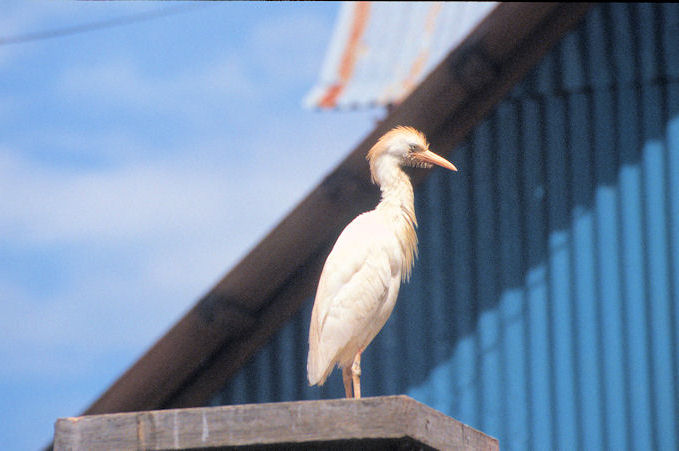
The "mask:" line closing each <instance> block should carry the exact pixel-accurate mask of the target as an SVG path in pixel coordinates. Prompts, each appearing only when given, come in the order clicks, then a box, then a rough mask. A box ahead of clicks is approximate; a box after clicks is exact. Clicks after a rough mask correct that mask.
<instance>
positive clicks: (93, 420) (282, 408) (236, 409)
mask: <svg viewBox="0 0 679 451" xmlns="http://www.w3.org/2000/svg"><path fill="white" fill-rule="evenodd" d="M274 445H278V446H282V445H285V446H286V447H289V448H295V445H297V446H298V447H299V448H300V449H301V448H302V447H304V448H308V447H311V446H313V448H315V449H329V448H334V449H346V448H354V449H359V448H361V449H365V448H372V449H389V448H392V447H393V448H395V446H396V445H398V446H399V447H400V446H406V449H444V450H489V451H490V450H497V449H499V447H498V441H497V440H496V439H494V438H492V437H489V436H487V435H485V434H483V433H482V432H479V431H477V430H475V429H473V428H471V427H469V426H466V425H464V424H462V423H460V422H459V421H457V420H455V419H453V418H450V417H447V416H445V415H443V414H442V413H441V412H438V411H436V410H434V409H432V408H430V407H427V406H425V405H424V404H421V403H419V402H417V401H415V400H414V399H412V398H409V397H407V396H385V397H376V398H364V399H359V400H355V399H334V400H325V401H298V402H282V403H270V404H245V405H238V406H221V407H202V408H190V409H170V410H154V411H145V412H129V413H119V414H103V415H89V416H82V417H76V418H61V419H59V420H58V421H57V423H56V426H55V442H54V448H55V449H56V450H78V449H87V450H104V449H106V450H108V449H118V450H125V449H151V450H157V449H201V448H215V447H234V448H235V449H238V448H241V447H242V448H243V449H257V447H258V446H259V447H260V448H261V449H272V447H273V446H274ZM399 449H403V448H399Z"/></svg>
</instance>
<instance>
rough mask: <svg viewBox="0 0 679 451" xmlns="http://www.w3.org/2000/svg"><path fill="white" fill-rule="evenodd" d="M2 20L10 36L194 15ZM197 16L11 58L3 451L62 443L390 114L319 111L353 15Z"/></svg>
mask: <svg viewBox="0 0 679 451" xmlns="http://www.w3.org/2000/svg"><path fill="white" fill-rule="evenodd" d="M2 5H3V6H2V8H3V14H2V15H1V16H0V39H2V38H8V37H12V36H19V35H23V34H25V33H30V32H41V31H47V30H53V29H59V28H63V27H70V26H73V25H80V24H86V23H91V22H96V21H101V20H106V19H110V18H116V17H123V16H127V15H130V14H139V13H143V12H146V11H155V10H163V9H167V8H177V7H183V6H182V5H184V6H186V5H185V4H182V3H175V2H171V3H170V4H169V5H168V4H167V3H160V2H119V3H118V2H113V3H111V2H101V3H100V2H84V3H83V2H72V3H66V2H47V1H26V0H20V1H19V0H5V1H3V3H2ZM188 6H189V9H188V10H186V11H183V12H181V13H177V14H173V15H169V16H165V17H161V18H157V19H154V20H150V21H145V22H140V23H134V24H129V25H125V26H119V27H113V28H107V29H102V30H98V31H90V32H86V33H81V34H75V35H71V36H65V37H59V38H52V39H45V40H39V41H33V42H26V43H21V44H12V45H0V334H2V339H1V340H0V361H1V362H2V364H1V365H0V437H1V439H0V441H1V442H2V447H3V449H9V450H12V449H17V450H20V449H37V448H39V447H42V446H44V445H45V444H46V443H48V442H49V440H50V439H51V438H52V431H53V429H52V428H53V423H54V421H55V420H56V418H58V417H64V416H72V415H77V414H79V413H80V412H82V411H83V409H85V408H86V407H87V406H88V405H89V404H90V403H91V402H92V401H93V400H94V399H96V398H97V397H98V396H99V394H100V393H101V392H102V391H103V390H104V389H106V388H107V387H108V386H109V384H110V383H111V382H113V381H114V380H115V379H116V378H117V377H118V376H119V375H120V374H121V373H122V372H123V371H124V370H125V369H126V368H127V367H128V366H129V365H131V364H132V363H133V362H134V361H135V360H136V359H137V358H138V357H139V356H140V355H141V354H142V353H143V352H144V351H145V350H146V349H147V348H148V347H149V346H151V345H152V344H153V343H154V341H155V340H156V339H158V338H159V337H160V336H161V335H162V334H163V333H164V332H165V331H166V330H167V329H168V328H169V327H170V326H171V325H172V324H174V322H175V321H177V320H178V319H179V318H180V317H181V316H182V315H183V314H184V313H185V312H186V311H187V310H188V309H189V308H190V307H191V306H192V305H193V304H194V303H195V302H196V301H197V299H198V298H199V297H200V296H201V295H202V294H203V293H205V291H207V290H208V289H209V288H210V287H211V286H212V285H213V284H214V283H215V282H216V281H217V280H218V279H219V278H221V277H222V276H223V275H224V274H225V273H226V272H227V271H228V270H229V269H230V268H231V267H232V266H233V265H234V264H235V263H236V262H237V261H238V260H239V259H240V258H241V257H242V256H243V255H244V254H245V253H246V252H247V251H248V249H249V248H251V247H252V246H253V245H254V244H256V243H257V242H258V240H259V239H260V238H261V237H262V236H263V235H264V234H265V233H266V232H268V231H269V230H270V229H271V228H272V227H273V226H274V225H275V224H276V223H277V222H278V221H279V220H280V219H281V218H282V217H283V216H284V215H285V214H286V213H287V212H288V211H289V210H290V209H291V208H292V207H293V206H294V205H295V204H296V203H297V202H298V201H299V200H301V199H302V198H303V197H304V196H305V195H306V193H308V192H309V190H311V189H312V188H313V187H314V186H315V185H316V184H317V183H318V182H319V181H320V180H321V179H322V177H323V176H324V175H325V174H327V173H328V171H330V170H331V169H332V168H333V167H334V166H335V165H336V164H337V163H338V162H339V161H340V160H341V159H342V158H343V156H344V155H346V154H347V152H348V151H349V150H351V148H353V146H354V145H355V144H357V143H358V142H359V141H360V139H361V138H362V137H363V136H365V135H366V133H367V132H368V131H369V130H371V129H372V127H373V126H374V123H375V120H376V119H379V118H380V117H381V116H382V112H381V111H380V110H372V111H363V112H314V111H307V110H304V109H303V108H302V107H301V103H302V98H303V96H304V94H305V93H306V92H307V91H308V90H309V89H310V88H311V86H312V84H313V83H314V82H315V80H316V76H317V74H318V72H319V71H320V67H321V64H322V60H323V56H324V52H325V49H326V46H327V44H328V41H329V38H330V35H331V32H332V26H333V24H334V19H335V15H336V13H337V10H338V6H339V5H338V4H337V3H241V2H237V3H232V2H224V3H219V2H218V3H207V4H191V5H188ZM300 383H303V381H300Z"/></svg>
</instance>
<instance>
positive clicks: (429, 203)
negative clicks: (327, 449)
mask: <svg viewBox="0 0 679 451" xmlns="http://www.w3.org/2000/svg"><path fill="white" fill-rule="evenodd" d="M677 36H679V5H676V4H662V5H654V4H599V5H598V6H596V7H595V8H594V9H593V10H592V11H591V12H590V14H589V15H588V17H587V18H586V20H585V21H584V22H583V23H582V24H581V26H579V27H578V28H577V29H576V30H574V31H573V32H571V33H570V34H569V35H568V36H567V37H566V38H565V39H564V40H563V41H562V42H561V43H560V44H559V45H558V46H557V47H556V48H555V49H554V50H553V51H552V52H551V53H550V54H549V55H548V56H547V57H546V58H545V59H544V60H543V61H542V62H541V63H540V64H539V65H538V67H537V68H536V69H535V70H534V71H532V73H531V74H530V75H529V76H528V77H527V78H526V79H525V80H524V81H523V82H522V83H521V84H520V85H519V86H517V87H516V88H515V89H514V90H513V91H512V93H511V95H510V96H509V97H508V98H507V99H505V100H504V101H503V102H502V103H501V104H500V105H499V107H498V108H497V110H496V111H495V112H494V114H492V115H491V116H490V117H489V118H488V119H487V120H486V121H484V122H483V124H481V125H480V126H479V127H478V128H477V129H476V130H475V131H474V133H473V134H472V135H471V136H470V138H469V139H468V140H467V141H466V143H465V144H464V145H463V146H461V147H460V148H459V149H456V150H455V152H454V153H453V154H452V160H453V161H454V162H455V164H456V165H457V166H458V168H460V172H459V173H458V174H455V175H451V174H450V173H443V171H436V170H435V171H434V173H433V174H432V175H431V177H430V178H429V179H428V180H427V181H426V182H425V183H424V184H423V185H421V186H420V187H419V189H418V192H417V200H416V202H417V205H416V208H417V213H418V218H419V222H420V230H419V237H420V258H419V261H418V262H417V263H416V265H415V270H414V273H413V277H412V281H411V283H410V284H408V285H405V286H404V287H403V288H402V291H401V295H400V298H399V301H398V303H397V307H396V309H395V312H394V314H393V316H392V318H391V319H390V320H389V322H388V323H387V326H386V327H385V328H384V329H383V331H382V332H381V333H380V334H379V335H378V337H377V338H376V339H375V341H374V342H373V344H372V345H371V346H370V347H369V348H368V349H367V350H366V352H365V354H364V357H363V358H362V364H363V365H362V366H363V377H362V387H363V391H364V393H365V395H367V396H371V395H384V394H397V393H407V394H409V395H411V396H413V397H414V398H416V399H418V400H420V401H422V402H424V403H426V404H428V405H430V406H432V407H434V408H436V409H439V410H441V411H442V412H444V413H446V414H448V415H451V416H453V417H455V418H457V419H459V420H461V421H463V422H465V423H468V424H470V425H472V426H474V427H476V428H479V429H481V430H483V431H484V432H486V433H489V434H491V435H494V436H496V437H498V438H499V439H500V441H501V447H502V448H503V449H587V450H591V449H640V450H650V449H661V450H674V449H678V448H679V437H678V435H679V432H678V431H679V420H678V418H679V294H678V291H677V290H678V287H679V45H678V44H677V43H678V42H679V41H677ZM310 310H311V300H310V301H309V302H308V303H307V304H306V306H305V308H304V309H303V310H302V311H301V312H300V313H299V314H298V315H297V316H296V317H295V318H294V320H293V321H291V322H290V323H289V324H288V325H287V326H285V328H283V329H282V330H281V331H280V332H279V333H278V334H277V335H276V336H275V338H274V339H273V340H272V341H271V342H270V343H269V344H268V345H267V346H266V347H265V348H263V349H262V350H261V352H259V353H258V355H257V356H256V357H255V358H254V359H253V361H252V362H251V363H250V364H248V365H247V366H246V367H245V368H244V369H243V370H242V371H241V372H240V373H239V374H238V375H237V376H236V377H235V378H234V379H233V380H232V381H231V383H230V384H229V385H228V386H227V387H226V388H225V389H224V391H223V392H222V393H220V394H219V395H218V396H216V397H215V399H214V403H243V402H264V401H282V400H298V399H317V398H319V397H340V396H342V395H343V390H342V387H341V380H340V379H341V378H340V377H339V376H338V375H337V373H335V375H334V376H331V379H330V380H329V382H328V383H327V384H326V386H325V387H323V388H321V389H319V388H309V387H307V386H306V379H305V357H306V351H307V344H306V340H307V327H308V321H309V318H310Z"/></svg>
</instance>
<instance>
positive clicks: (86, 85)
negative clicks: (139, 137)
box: [58, 56, 257, 118]
mask: <svg viewBox="0 0 679 451" xmlns="http://www.w3.org/2000/svg"><path fill="white" fill-rule="evenodd" d="M58 89H59V92H60V93H61V95H62V96H63V97H64V98H65V99H68V100H69V101H72V102H78V103H84V104H86V105H92V104H96V105H99V106H102V107H123V108H132V109H134V110H136V111H146V112H148V113H154V114H155V113H158V112H162V113H173V114H180V115H181V116H183V117H189V118H190V117H195V116H196V115H198V116H199V117H204V116H205V115H206V114H213V113H214V109H215V108H223V106H224V105H225V104H229V103H230V102H243V101H245V100H246V99H248V100H249V101H252V100H253V98H255V97H256V96H257V89H256V88H255V86H254V84H253V82H252V81H251V77H250V75H249V74H248V69H247V68H246V66H245V65H244V64H243V63H242V62H241V60H240V59H238V58H236V57H234V56H225V57H223V58H222V59H220V60H218V61H211V62H210V63H209V64H206V65H205V66H202V67H189V68H187V69H186V70H184V71H182V72H178V73H173V74H171V75H169V76H168V75H167V74H151V73H148V72H145V71H144V70H142V68H141V67H139V65H138V64H136V63H133V62H132V61H130V60H114V61H100V62H97V63H91V64H81V65H76V66H72V67H68V68H66V69H65V70H64V72H63V73H62V74H61V76H60V78H59V80H58Z"/></svg>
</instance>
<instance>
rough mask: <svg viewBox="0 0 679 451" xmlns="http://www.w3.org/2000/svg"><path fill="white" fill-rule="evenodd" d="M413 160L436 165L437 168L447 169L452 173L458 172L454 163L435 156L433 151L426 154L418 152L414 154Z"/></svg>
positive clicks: (426, 151) (425, 152) (427, 151)
mask: <svg viewBox="0 0 679 451" xmlns="http://www.w3.org/2000/svg"><path fill="white" fill-rule="evenodd" d="M413 158H416V159H418V160H420V161H423V162H425V163H431V164H435V165H437V166H441V167H444V168H446V169H450V170H451V171H457V168H456V167H455V165H454V164H453V163H451V162H450V161H448V160H446V159H445V158H443V157H442V156H440V155H437V154H435V153H434V152H432V151H431V150H425V151H424V152H417V153H415V154H413Z"/></svg>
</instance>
